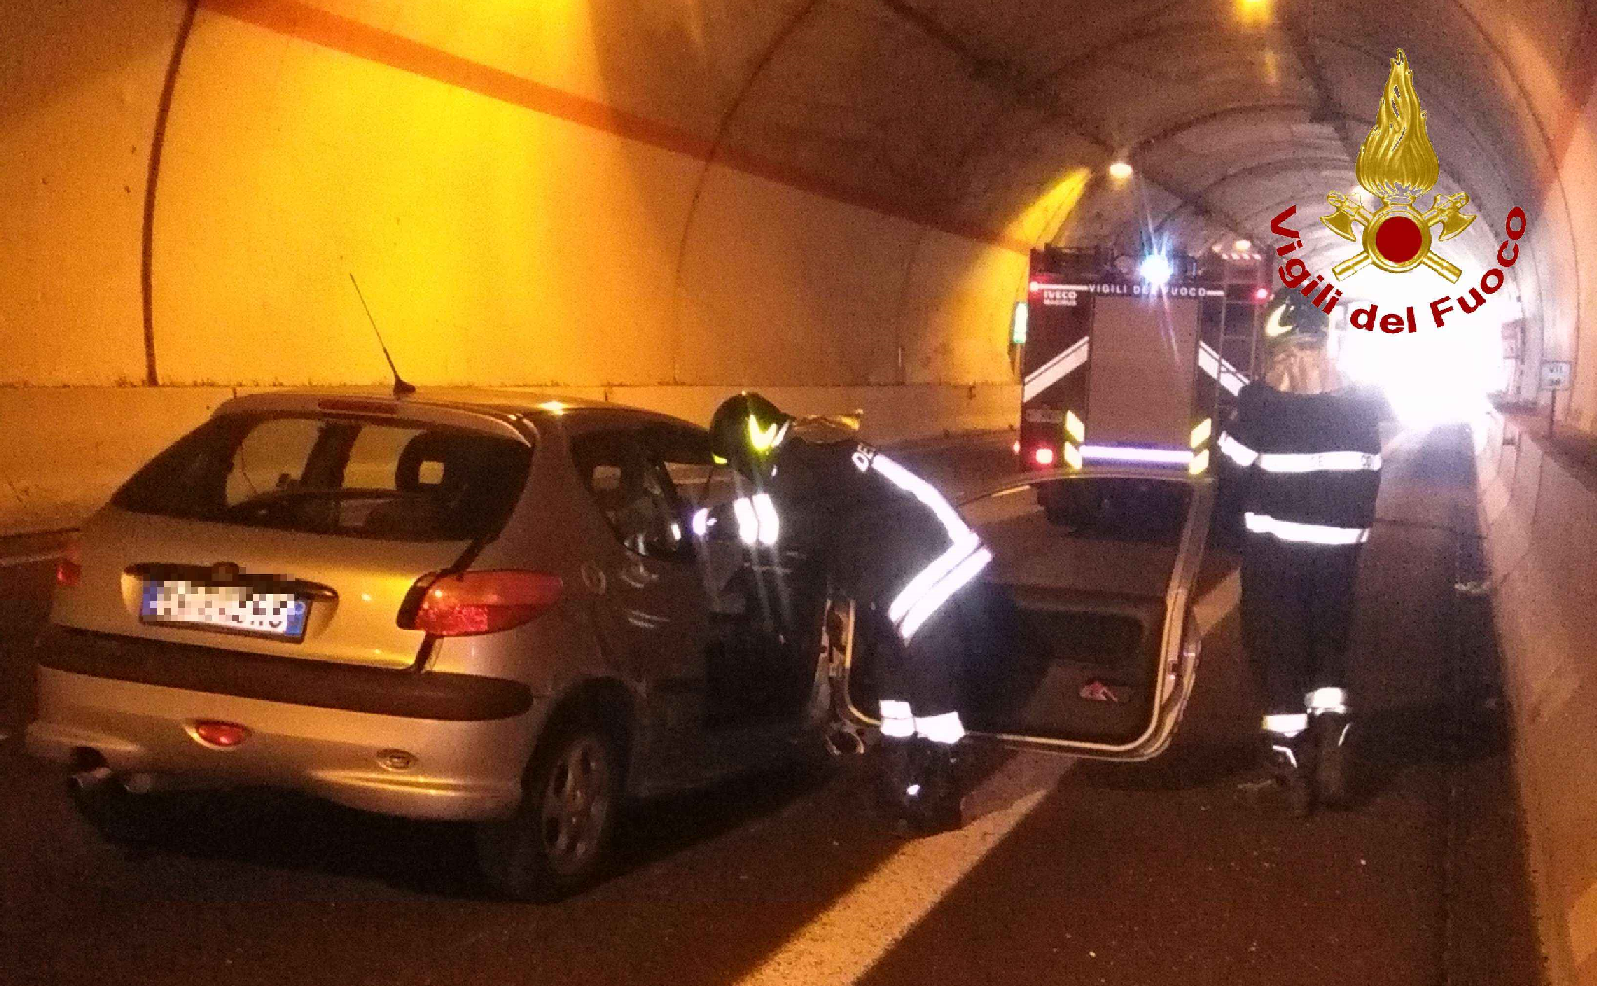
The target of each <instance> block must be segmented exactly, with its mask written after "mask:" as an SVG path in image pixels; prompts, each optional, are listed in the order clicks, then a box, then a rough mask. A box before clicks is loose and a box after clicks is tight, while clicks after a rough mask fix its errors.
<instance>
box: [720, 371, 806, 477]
mask: <svg viewBox="0 0 1597 986" xmlns="http://www.w3.org/2000/svg"><path fill="white" fill-rule="evenodd" d="M792 421H793V417H792V415H789V414H787V413H785V412H784V411H782V410H781V409H780V408H778V407H777V406H776V405H775V404H772V403H771V402H770V401H769V400H766V399H765V398H764V397H762V396H761V395H759V394H756V393H751V392H749V391H744V392H743V393H741V394H735V395H733V396H732V397H728V398H727V399H726V400H724V401H722V402H721V406H720V407H718V408H716V409H715V416H714V417H712V418H711V419H710V446H711V448H712V449H713V450H714V452H715V454H716V455H717V456H719V457H720V458H722V459H725V460H726V461H727V462H729V463H731V464H732V467H733V468H735V469H737V470H738V471H740V472H744V473H749V474H753V473H756V472H758V473H763V472H764V471H765V466H766V464H767V463H768V461H769V459H770V456H771V453H772V452H774V451H775V450H776V447H777V446H778V445H780V444H781V443H782V440H783V439H784V438H786V437H787V432H788V428H789V426H790V425H791V424H792Z"/></svg>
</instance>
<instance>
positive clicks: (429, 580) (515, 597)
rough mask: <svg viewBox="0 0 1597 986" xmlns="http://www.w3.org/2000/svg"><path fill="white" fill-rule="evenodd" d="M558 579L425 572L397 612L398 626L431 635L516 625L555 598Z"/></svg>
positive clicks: (509, 573) (454, 634) (516, 573)
mask: <svg viewBox="0 0 1597 986" xmlns="http://www.w3.org/2000/svg"><path fill="white" fill-rule="evenodd" d="M562 588H563V583H562V582H561V579H560V577H559V576H558V575H546V574H544V573H542V572H520V571H507V570H506V571H492V572H463V573H460V574H456V575H444V574H439V573H436V572H435V573H433V574H431V575H424V576H422V577H421V578H420V579H418V580H417V581H416V584H415V585H414V586H412V587H411V590H410V593H409V595H408V596H406V598H405V604H404V605H403V606H402V607H400V610H399V625H400V627H401V628H403V629H406V630H422V631H425V632H426V633H429V634H431V635H432V636H435V637H465V636H470V635H473V634H479V633H497V632H499V631H500V630H509V629H510V628H511V627H517V626H520V625H521V624H523V623H526V622H527V621H528V620H530V619H532V618H533V617H535V616H537V615H538V614H539V613H542V612H543V611H544V610H546V609H548V608H549V607H551V606H553V605H554V604H555V603H557V602H559V601H560V594H561V590H562Z"/></svg>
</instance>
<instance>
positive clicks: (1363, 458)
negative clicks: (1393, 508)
mask: <svg viewBox="0 0 1597 986" xmlns="http://www.w3.org/2000/svg"><path fill="white" fill-rule="evenodd" d="M1259 468H1260V469H1263V470H1264V471H1265V472H1365V471H1369V472H1380V471H1381V457H1380V456H1379V455H1377V454H1375V453H1373V452H1266V453H1264V454H1263V455H1261V456H1259Z"/></svg>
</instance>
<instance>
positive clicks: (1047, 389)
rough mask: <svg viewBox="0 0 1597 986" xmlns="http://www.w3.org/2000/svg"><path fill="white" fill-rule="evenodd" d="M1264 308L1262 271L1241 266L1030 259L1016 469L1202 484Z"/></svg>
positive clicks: (1049, 251)
mask: <svg viewBox="0 0 1597 986" xmlns="http://www.w3.org/2000/svg"><path fill="white" fill-rule="evenodd" d="M1241 259H1243V260H1251V259H1252V257H1251V256H1250V255H1242V257H1241ZM1268 297H1269V291H1268V289H1267V288H1266V287H1265V286H1264V272H1263V269H1262V267H1260V266H1259V265H1258V264H1257V263H1252V264H1239V263H1238V262H1237V255H1228V256H1223V257H1222V256H1216V257H1213V258H1209V257H1205V258H1203V259H1201V260H1200V259H1197V258H1193V257H1189V256H1182V255H1179V254H1177V255H1166V254H1162V253H1152V254H1149V255H1147V256H1146V257H1143V258H1141V259H1140V260H1139V259H1135V258H1132V257H1129V256H1125V255H1121V256H1116V255H1114V254H1113V253H1111V252H1110V251H1107V250H1104V249H1100V248H1059V247H1047V248H1044V249H1041V250H1034V251H1032V254H1031V270H1030V280H1029V284H1028V290H1027V296H1026V303H1025V306H1024V309H1023V311H1022V312H1018V313H1017V322H1020V321H1021V320H1022V319H1023V325H1024V332H1023V335H1024V338H1017V339H1016V341H1017V342H1019V343H1021V346H1022V348H1021V354H1020V369H1021V380H1022V387H1021V407H1020V441H1019V444H1018V446H1017V448H1016V452H1017V454H1018V455H1019V456H1020V458H1021V462H1022V465H1023V467H1025V468H1028V469H1032V470H1061V469H1063V470H1067V471H1072V470H1080V469H1084V468H1088V467H1090V466H1092V465H1094V464H1100V465H1113V466H1126V465H1134V466H1147V467H1154V468H1169V469H1185V470H1187V471H1188V472H1190V473H1192V474H1194V475H1200V474H1203V473H1204V472H1206V471H1207V470H1208V469H1209V466H1210V450H1211V446H1212V445H1213V442H1214V441H1215V439H1216V438H1218V437H1219V423H1220V422H1223V421H1224V420H1225V418H1224V415H1226V414H1228V413H1229V411H1230V410H1231V408H1232V407H1233V406H1234V404H1235V398H1236V394H1237V392H1238V391H1240V390H1241V389H1242V387H1243V385H1244V384H1246V383H1247V381H1248V373H1249V372H1250V371H1251V369H1252V364H1253V361H1254V358H1255V356H1256V352H1255V350H1256V341H1255V340H1256V337H1257V331H1256V330H1257V326H1258V323H1259V316H1260V313H1261V311H1262V309H1263V306H1264V304H1265V302H1266V300H1267V299H1268ZM1021 335H1022V333H1021V332H1019V331H1017V337H1018V336H1021ZM1239 364H1240V367H1239Z"/></svg>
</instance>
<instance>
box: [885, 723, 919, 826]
mask: <svg viewBox="0 0 1597 986" xmlns="http://www.w3.org/2000/svg"><path fill="white" fill-rule="evenodd" d="M916 745H917V744H916V742H915V740H914V738H913V737H907V736H905V737H898V736H883V737H882V741H881V742H880V743H878V744H877V745H876V757H877V761H876V781H877V799H878V803H879V805H880V807H881V811H882V814H884V815H886V816H887V817H888V818H891V819H894V820H895V821H907V820H909V819H910V818H911V815H912V803H913V802H914V800H915V794H916V793H918V792H919V787H918V785H917V774H918V771H917V769H916V764H915V758H916V753H917V751H916V749H915V747H916Z"/></svg>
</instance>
